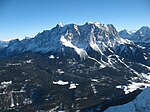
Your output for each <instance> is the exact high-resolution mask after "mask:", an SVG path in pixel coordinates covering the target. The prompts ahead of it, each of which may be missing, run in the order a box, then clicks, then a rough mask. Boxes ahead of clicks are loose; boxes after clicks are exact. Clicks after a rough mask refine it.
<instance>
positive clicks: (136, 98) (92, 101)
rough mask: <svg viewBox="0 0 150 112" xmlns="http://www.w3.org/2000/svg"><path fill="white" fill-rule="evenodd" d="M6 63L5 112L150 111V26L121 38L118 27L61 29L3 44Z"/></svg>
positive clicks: (1, 72) (0, 52)
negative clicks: (149, 94)
mask: <svg viewBox="0 0 150 112" xmlns="http://www.w3.org/2000/svg"><path fill="white" fill-rule="evenodd" d="M0 61H1V63H0V111H8V112H10V111H21V112H25V111H32V112H34V111H41V112H97V111H98V112H103V111H104V112H127V111H129V112H149V111H150V108H149V107H150V102H149V101H148V99H150V97H149V96H148V93H149V91H150V88H148V87H149V86H150V28H149V27H147V26H141V28H140V29H139V30H138V29H137V30H136V31H128V30H126V29H125V30H121V31H120V32H118V31H117V30H116V28H115V27H114V25H112V24H107V25H104V24H102V23H98V22H87V23H85V24H83V25H78V24H67V25H63V24H62V23H59V24H57V25H56V26H55V27H54V28H52V29H51V30H44V31H43V32H41V33H38V34H37V35H36V36H35V37H33V38H25V39H23V40H19V39H14V40H11V41H10V42H9V43H8V42H4V41H0ZM145 88H147V89H145ZM145 96H146V97H145ZM146 98H147V99H146ZM118 105H119V106H118Z"/></svg>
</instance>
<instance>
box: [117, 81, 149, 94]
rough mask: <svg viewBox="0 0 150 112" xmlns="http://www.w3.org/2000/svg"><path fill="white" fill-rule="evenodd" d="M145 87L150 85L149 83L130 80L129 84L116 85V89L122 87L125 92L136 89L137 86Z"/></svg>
mask: <svg viewBox="0 0 150 112" xmlns="http://www.w3.org/2000/svg"><path fill="white" fill-rule="evenodd" d="M147 87H150V83H142V82H132V83H131V84H129V85H127V86H125V85H118V86H116V88H118V89H123V91H124V92H125V94H128V93H130V92H133V91H135V90H137V89H138V88H142V89H144V88H147Z"/></svg>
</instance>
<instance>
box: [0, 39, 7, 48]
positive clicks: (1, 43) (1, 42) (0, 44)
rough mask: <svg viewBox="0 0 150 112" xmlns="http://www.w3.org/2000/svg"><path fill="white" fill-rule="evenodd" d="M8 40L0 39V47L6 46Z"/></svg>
mask: <svg viewBox="0 0 150 112" xmlns="http://www.w3.org/2000/svg"><path fill="white" fill-rule="evenodd" d="M8 43H9V41H0V48H3V47H7V46H8Z"/></svg>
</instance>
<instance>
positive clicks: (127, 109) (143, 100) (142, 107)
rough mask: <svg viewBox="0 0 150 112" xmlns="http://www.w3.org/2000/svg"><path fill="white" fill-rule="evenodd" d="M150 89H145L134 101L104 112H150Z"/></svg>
mask: <svg viewBox="0 0 150 112" xmlns="http://www.w3.org/2000/svg"><path fill="white" fill-rule="evenodd" d="M149 93H150V88H147V89H145V90H144V91H143V92H142V93H141V94H139V95H138V96H137V97H136V98H135V99H134V100H133V101H131V102H129V103H127V104H124V105H119V106H114V107H110V108H108V109H107V110H105V111H104V112H149V111H150V96H149Z"/></svg>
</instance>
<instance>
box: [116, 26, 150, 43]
mask: <svg viewBox="0 0 150 112" xmlns="http://www.w3.org/2000/svg"><path fill="white" fill-rule="evenodd" d="M119 35H120V36H121V37H122V38H125V39H129V40H131V41H133V42H135V43H150V28H149V27H148V26H143V27H141V28H140V29H139V30H137V31H136V32H132V33H131V32H128V31H127V30H122V31H120V32H119Z"/></svg>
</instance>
